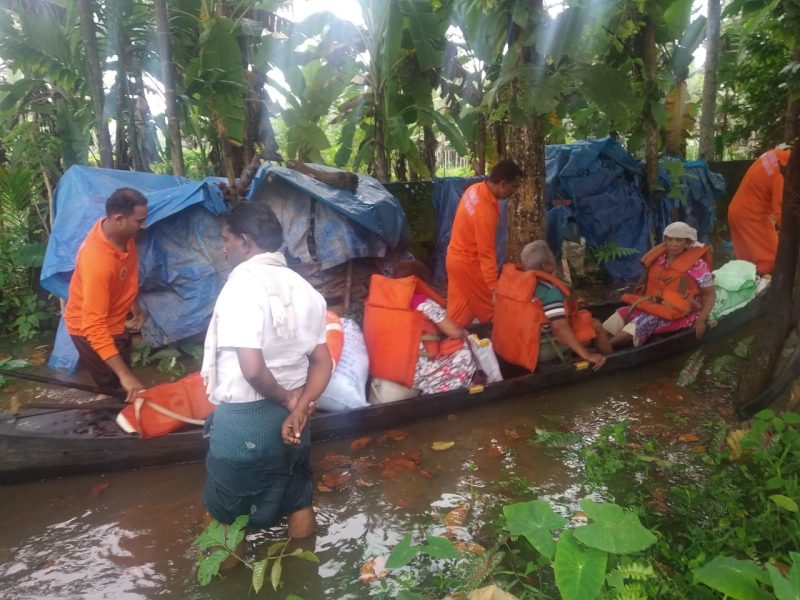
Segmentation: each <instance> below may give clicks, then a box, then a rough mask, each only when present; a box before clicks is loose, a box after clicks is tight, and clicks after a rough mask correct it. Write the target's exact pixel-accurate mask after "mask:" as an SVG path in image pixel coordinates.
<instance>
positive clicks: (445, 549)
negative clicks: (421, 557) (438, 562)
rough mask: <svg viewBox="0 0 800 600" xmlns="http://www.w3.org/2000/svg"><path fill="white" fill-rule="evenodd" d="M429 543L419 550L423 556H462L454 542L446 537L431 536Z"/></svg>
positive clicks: (428, 539)
mask: <svg viewBox="0 0 800 600" xmlns="http://www.w3.org/2000/svg"><path fill="white" fill-rule="evenodd" d="M427 541H428V543H427V544H425V545H424V546H421V547H420V549H419V551H420V552H422V553H423V554H427V555H428V556H432V557H433V558H458V557H459V556H460V553H459V551H458V550H457V549H456V547H455V546H454V545H453V542H451V541H450V540H448V539H447V538H446V537H440V536H435V535H429V536H428V538H427Z"/></svg>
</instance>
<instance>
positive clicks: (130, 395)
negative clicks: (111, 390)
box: [119, 374, 144, 402]
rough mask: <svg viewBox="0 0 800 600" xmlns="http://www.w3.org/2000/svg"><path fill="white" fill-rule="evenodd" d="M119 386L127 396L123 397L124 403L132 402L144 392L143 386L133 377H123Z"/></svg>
mask: <svg viewBox="0 0 800 600" xmlns="http://www.w3.org/2000/svg"><path fill="white" fill-rule="evenodd" d="M119 382H120V384H122V387H123V388H124V389H125V392H126V393H127V395H126V396H125V402H133V401H134V400H135V399H136V396H137V395H138V394H139V392H141V391H142V390H144V385H142V382H141V381H139V380H138V379H137V378H136V376H135V375H132V374H131V375H123V376H122V377H121V378H120V380H119Z"/></svg>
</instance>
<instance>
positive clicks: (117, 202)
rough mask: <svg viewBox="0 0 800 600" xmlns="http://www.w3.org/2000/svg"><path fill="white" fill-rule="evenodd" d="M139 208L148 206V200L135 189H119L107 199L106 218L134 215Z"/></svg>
mask: <svg viewBox="0 0 800 600" xmlns="http://www.w3.org/2000/svg"><path fill="white" fill-rule="evenodd" d="M137 206H147V198H145V197H144V195H143V194H142V192H140V191H139V190H135V189H133V188H125V187H123V188H118V189H116V190H114V191H113V192H112V193H111V195H110V196H109V197H108V198H107V199H106V216H108V217H110V216H112V215H123V216H125V217H127V216H129V215H132V214H133V211H134V209H135V208H136V207H137Z"/></svg>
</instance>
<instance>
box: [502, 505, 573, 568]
mask: <svg viewBox="0 0 800 600" xmlns="http://www.w3.org/2000/svg"><path fill="white" fill-rule="evenodd" d="M503 515H504V516H505V518H506V526H505V529H506V530H507V531H508V532H509V533H511V534H512V535H521V536H523V537H524V538H525V539H526V540H528V541H529V542H530V544H531V546H533V547H534V548H536V550H538V551H539V552H540V553H541V554H542V555H543V556H546V557H547V558H549V559H552V558H553V555H554V554H555V552H556V543H555V542H554V541H553V531H554V530H555V529H559V528H561V527H563V526H564V525H566V524H567V520H566V519H565V518H564V517H562V516H560V515H557V514H556V513H555V512H553V509H552V508H550V505H549V504H548V503H547V502H545V501H543V500H532V501H530V502H520V503H517V504H510V505H508V506H504V507H503Z"/></svg>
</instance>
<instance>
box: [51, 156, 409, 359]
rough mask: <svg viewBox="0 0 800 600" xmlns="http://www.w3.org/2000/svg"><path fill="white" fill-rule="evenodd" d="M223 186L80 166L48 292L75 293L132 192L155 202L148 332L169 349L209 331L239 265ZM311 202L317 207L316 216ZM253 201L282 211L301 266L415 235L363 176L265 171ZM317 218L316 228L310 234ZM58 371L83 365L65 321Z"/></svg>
mask: <svg viewBox="0 0 800 600" xmlns="http://www.w3.org/2000/svg"><path fill="white" fill-rule="evenodd" d="M319 168H322V167H319ZM222 181H225V180H224V179H221V178H207V179H205V180H203V181H192V180H189V179H185V178H181V177H174V176H168V175H154V174H152V173H137V172H130V171H116V170H112V169H97V168H92V167H83V166H74V167H71V168H70V169H69V170H68V171H67V172H66V173H65V174H64V176H63V177H62V178H61V181H60V182H59V184H58V186H57V188H56V191H55V197H54V207H55V222H54V225H53V231H52V234H51V237H50V241H49V243H48V246H47V251H46V253H45V260H44V265H43V267H42V275H41V283H42V286H43V287H44V288H45V289H47V290H49V291H51V292H53V293H54V294H56V295H58V296H60V297H62V298H66V297H67V294H68V291H69V280H70V277H71V275H72V270H73V268H74V266H75V256H76V254H77V251H78V248H79V247H80V244H81V243H82V242H83V239H84V238H85V237H86V234H87V233H88V232H89V230H90V229H91V227H92V225H94V223H95V222H96V221H97V219H99V218H100V217H102V216H103V215H104V214H105V201H106V198H108V196H109V195H110V194H111V193H112V192H113V191H114V190H115V189H117V188H120V187H132V188H135V189H137V190H139V191H141V192H142V193H143V194H144V195H145V196H146V197H147V200H148V211H149V214H148V219H147V229H146V230H145V232H144V234H143V235H142V236H141V238H140V239H139V240H138V241H137V248H138V252H139V284H140V295H139V299H140V302H141V303H142V305H143V306H144V308H145V309H146V310H147V313H148V318H147V320H146V322H145V325H144V327H143V328H142V335H143V337H144V339H145V341H146V342H147V343H148V344H150V345H153V346H163V345H166V344H169V343H172V342H175V341H178V340H181V339H184V338H187V337H190V336H192V335H195V334H198V333H202V332H204V331H205V329H206V326H207V324H208V319H209V318H210V316H211V311H212V309H213V306H214V302H215V301H216V298H217V295H218V294H219V291H220V289H221V288H222V285H223V284H224V281H225V277H226V276H227V272H228V269H229V267H228V265H227V263H226V261H225V258H224V256H223V254H222V239H221V236H220V233H219V222H218V220H217V215H219V214H221V213H223V212H225V210H227V208H226V205H225V202H224V201H223V198H222V193H221V191H220V189H219V187H218V186H217V183H219V182H222ZM271 188H275V189H271ZM293 199H294V200H297V202H298V205H297V206H294V207H290V206H289V204H290V203H289V202H287V200H293ZM311 199H313V200H315V201H316V202H314V203H313V206H314V208H315V210H314V212H313V213H311V212H310V210H309V207H310V206H311V205H312V203H311ZM248 200H251V201H266V202H268V203H269V204H270V205H271V206H273V208H274V209H275V210H276V214H278V217H279V219H281V221H282V225H283V226H284V229H285V232H286V238H287V246H288V248H287V250H288V253H289V254H290V256H293V257H294V259H296V261H297V262H302V263H308V262H315V261H316V262H320V263H321V266H322V268H328V267H330V266H335V265H337V264H341V263H342V262H345V261H347V260H349V259H351V258H356V257H361V256H383V255H384V254H385V252H386V250H387V248H395V247H399V246H402V245H403V244H405V243H407V242H408V240H409V238H410V235H409V231H408V225H407V223H406V219H405V214H404V213H403V210H402V208H401V207H400V203H399V202H398V201H397V199H395V198H394V197H393V196H392V195H391V194H389V192H387V191H386V190H385V188H383V186H381V185H380V183H378V182H377V180H375V179H372V178H371V177H366V176H359V184H358V188H357V190H356V193H355V194H352V193H350V192H347V191H343V190H338V189H334V188H332V187H330V186H328V185H326V184H323V183H320V182H318V181H316V180H314V179H311V178H310V177H307V176H305V175H302V174H300V173H297V172H296V171H292V170H290V169H285V168H281V167H273V166H269V165H265V166H263V167H261V169H260V170H259V172H258V173H257V175H256V177H255V178H254V180H253V182H252V185H251V192H250V196H249V198H248ZM312 214H313V223H314V228H313V233H312V234H311V235H309V227H310V224H311V217H312ZM311 237H313V240H314V243H313V244H309V242H310V238H311ZM304 244H305V247H304ZM310 245H313V247H314V248H313V255H312V251H311V250H310ZM50 365H51V366H53V367H56V368H64V369H74V368H75V366H76V365H77V353H76V352H75V349H74V347H73V346H72V341H71V340H70V338H69V336H68V335H66V332H65V330H64V328H63V323H62V324H61V325H60V327H59V333H58V335H57V337H56V345H55V348H54V351H53V355H52V356H51V358H50Z"/></svg>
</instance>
